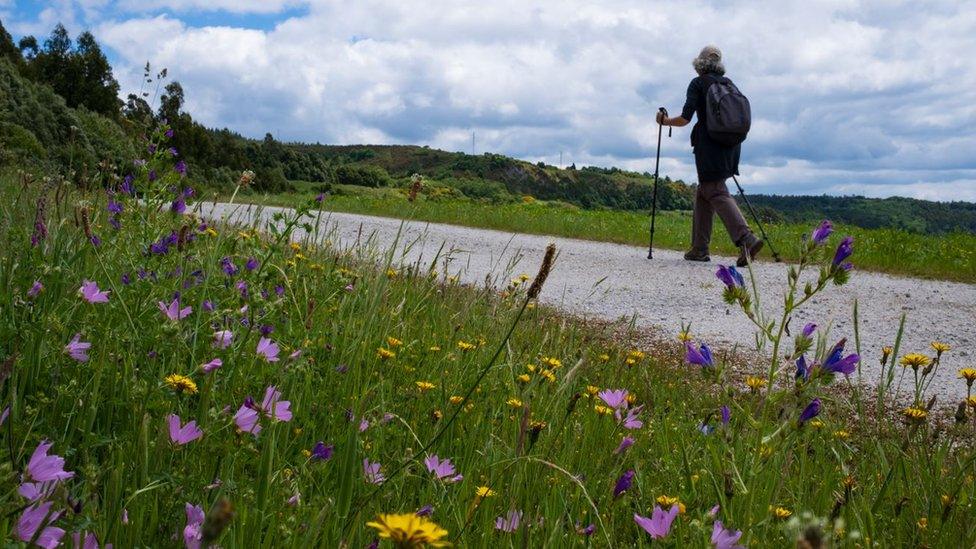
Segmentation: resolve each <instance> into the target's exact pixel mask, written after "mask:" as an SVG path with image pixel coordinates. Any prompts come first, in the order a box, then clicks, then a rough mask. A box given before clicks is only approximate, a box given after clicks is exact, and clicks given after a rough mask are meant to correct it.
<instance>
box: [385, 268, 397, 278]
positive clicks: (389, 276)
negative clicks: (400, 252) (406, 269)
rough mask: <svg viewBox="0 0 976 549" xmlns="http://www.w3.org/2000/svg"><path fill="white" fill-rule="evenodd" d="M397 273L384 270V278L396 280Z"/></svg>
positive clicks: (391, 270)
mask: <svg viewBox="0 0 976 549" xmlns="http://www.w3.org/2000/svg"><path fill="white" fill-rule="evenodd" d="M396 277H397V272H396V271H395V270H393V269H392V268H390V269H387V270H386V278H396Z"/></svg>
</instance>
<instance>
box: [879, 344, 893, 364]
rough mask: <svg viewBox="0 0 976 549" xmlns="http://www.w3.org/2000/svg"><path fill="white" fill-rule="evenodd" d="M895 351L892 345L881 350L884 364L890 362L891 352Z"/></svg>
mask: <svg viewBox="0 0 976 549" xmlns="http://www.w3.org/2000/svg"><path fill="white" fill-rule="evenodd" d="M893 350H894V349H892V348H891V346H890V345H885V346H884V347H882V348H881V363H882V364H884V363H885V362H888V357H889V356H891V352H892V351H893Z"/></svg>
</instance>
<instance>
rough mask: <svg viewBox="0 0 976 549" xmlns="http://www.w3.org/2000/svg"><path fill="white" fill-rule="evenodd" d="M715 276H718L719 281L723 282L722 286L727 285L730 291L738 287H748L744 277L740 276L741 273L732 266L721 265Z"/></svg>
mask: <svg viewBox="0 0 976 549" xmlns="http://www.w3.org/2000/svg"><path fill="white" fill-rule="evenodd" d="M715 276H717V277H718V279H719V280H721V281H722V284H725V287H726V288H729V289H732V288H735V287H736V286H739V287H743V286H745V285H746V282H745V280H744V279H743V278H742V275H741V274H739V271H737V270H736V269H735V267H732V266H728V267H726V266H725V265H719V267H718V271H716V272H715Z"/></svg>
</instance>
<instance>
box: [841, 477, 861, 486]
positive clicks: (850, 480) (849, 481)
mask: <svg viewBox="0 0 976 549" xmlns="http://www.w3.org/2000/svg"><path fill="white" fill-rule="evenodd" d="M840 483H841V484H843V485H844V488H853V487H854V485H855V484H857V480H856V479H855V478H854V475H847V476H846V477H844V478H843V479H842V480H841V481H840Z"/></svg>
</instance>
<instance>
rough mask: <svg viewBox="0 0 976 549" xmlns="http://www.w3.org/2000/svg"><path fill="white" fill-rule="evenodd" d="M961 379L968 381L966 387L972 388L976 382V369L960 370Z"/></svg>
mask: <svg viewBox="0 0 976 549" xmlns="http://www.w3.org/2000/svg"><path fill="white" fill-rule="evenodd" d="M959 377H961V378H963V379H965V380H966V385H969V386H970V387H972V385H973V382H974V381H976V368H963V369H962V370H959Z"/></svg>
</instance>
